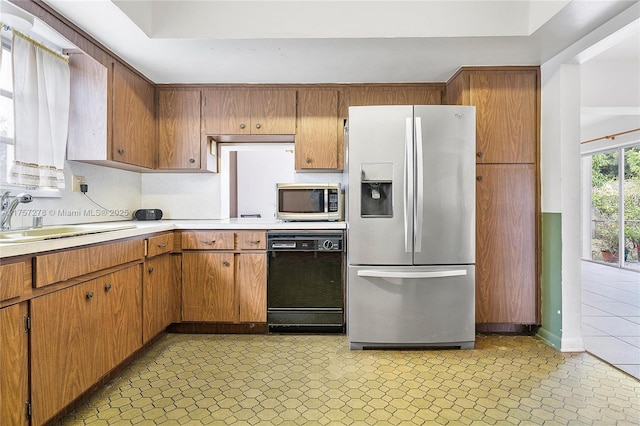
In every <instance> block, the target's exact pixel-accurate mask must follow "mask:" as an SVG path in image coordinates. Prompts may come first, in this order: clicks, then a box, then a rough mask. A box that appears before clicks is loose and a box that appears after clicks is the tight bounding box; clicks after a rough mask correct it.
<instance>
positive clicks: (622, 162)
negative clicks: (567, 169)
mask: <svg viewBox="0 0 640 426" xmlns="http://www.w3.org/2000/svg"><path fill="white" fill-rule="evenodd" d="M584 159H585V160H586V162H585V166H586V167H585V169H584V170H585V171H586V172H587V173H589V174H590V182H588V184H590V186H591V188H590V189H589V192H590V195H591V197H590V198H591V200H590V201H591V205H590V215H589V216H590V218H589V219H590V222H591V223H590V227H589V231H590V235H591V238H590V252H591V253H590V257H587V258H588V259H590V260H594V261H596V262H604V263H608V264H613V265H617V266H620V267H624V268H629V269H636V270H637V269H640V259H639V256H640V145H638V144H632V145H631V146H622V147H619V148H616V149H615V150H610V151H605V152H599V153H594V154H592V155H587V156H585V157H584ZM585 183H587V182H585ZM587 256H589V255H587Z"/></svg>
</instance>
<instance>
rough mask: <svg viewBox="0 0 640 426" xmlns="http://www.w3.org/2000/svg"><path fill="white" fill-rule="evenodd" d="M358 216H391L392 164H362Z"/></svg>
mask: <svg viewBox="0 0 640 426" xmlns="http://www.w3.org/2000/svg"><path fill="white" fill-rule="evenodd" d="M360 216H361V217H393V164H391V163H363V164H362V168H361V170H360Z"/></svg>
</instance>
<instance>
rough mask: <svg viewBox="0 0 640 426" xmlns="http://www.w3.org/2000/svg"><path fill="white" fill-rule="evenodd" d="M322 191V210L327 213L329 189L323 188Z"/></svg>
mask: <svg viewBox="0 0 640 426" xmlns="http://www.w3.org/2000/svg"><path fill="white" fill-rule="evenodd" d="M322 192H323V193H324V212H325V213H329V190H328V189H325V190H324V191H322Z"/></svg>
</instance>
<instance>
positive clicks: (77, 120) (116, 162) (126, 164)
mask: <svg viewBox="0 0 640 426" xmlns="http://www.w3.org/2000/svg"><path fill="white" fill-rule="evenodd" d="M69 66H70V69H71V104H70V111H69V137H68V142H67V159H68V160H75V161H83V162H87V163H94V164H100V165H107V166H111V167H116V168H122V169H127V170H138V171H142V170H148V169H152V168H154V166H155V159H156V156H157V154H156V153H157V148H156V143H155V131H156V125H155V109H154V108H155V88H154V87H153V86H152V85H151V84H150V83H148V82H147V81H146V80H144V79H143V78H142V77H140V76H138V75H137V74H135V73H134V72H133V71H131V70H129V69H128V68H126V67H125V66H123V65H121V64H120V63H119V62H114V61H111V62H110V63H109V64H108V66H104V65H103V64H101V63H100V62H98V61H96V60H94V59H93V58H91V57H90V56H88V55H86V54H84V53H72V54H70V55H69Z"/></svg>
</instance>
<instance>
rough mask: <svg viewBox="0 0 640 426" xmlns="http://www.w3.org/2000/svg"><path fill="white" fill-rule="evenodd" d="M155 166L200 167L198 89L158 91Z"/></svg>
mask: <svg viewBox="0 0 640 426" xmlns="http://www.w3.org/2000/svg"><path fill="white" fill-rule="evenodd" d="M158 145H159V146H158V149H159V153H158V154H159V157H158V168H160V169H199V168H200V167H201V161H200V91H199V90H160V91H159V92H158Z"/></svg>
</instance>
